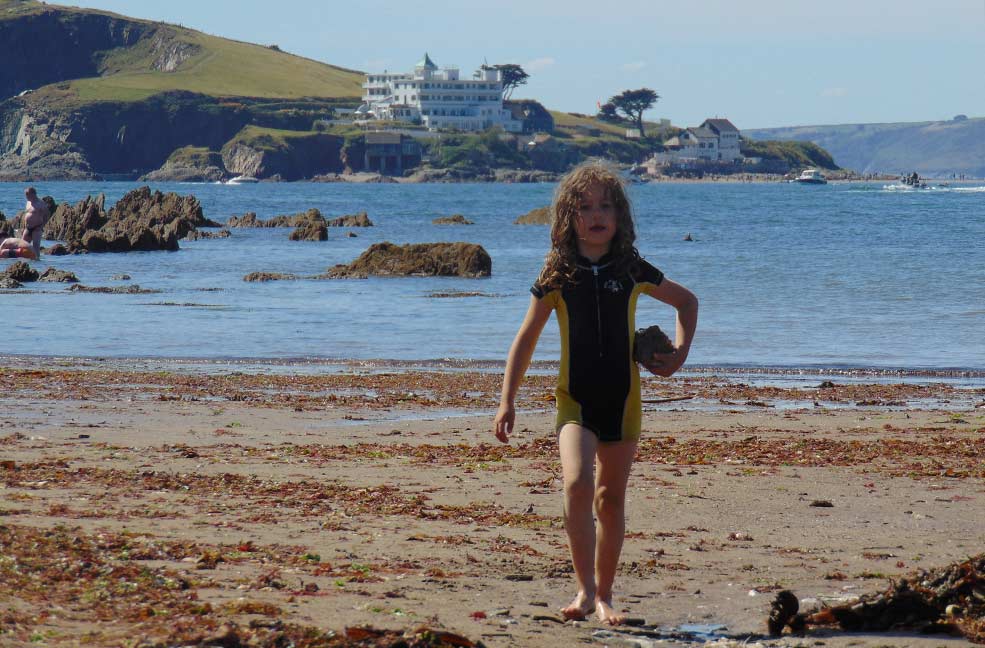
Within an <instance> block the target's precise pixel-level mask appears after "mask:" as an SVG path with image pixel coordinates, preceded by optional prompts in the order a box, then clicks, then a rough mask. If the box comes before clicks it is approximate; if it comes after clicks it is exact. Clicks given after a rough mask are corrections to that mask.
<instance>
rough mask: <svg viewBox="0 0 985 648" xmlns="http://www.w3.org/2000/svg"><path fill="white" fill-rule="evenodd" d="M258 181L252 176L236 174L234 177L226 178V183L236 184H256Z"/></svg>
mask: <svg viewBox="0 0 985 648" xmlns="http://www.w3.org/2000/svg"><path fill="white" fill-rule="evenodd" d="M257 182H260V181H259V180H257V179H256V178H254V177H253V176H236V177H235V178H230V179H229V180H226V184H231V185H238V184H256V183H257Z"/></svg>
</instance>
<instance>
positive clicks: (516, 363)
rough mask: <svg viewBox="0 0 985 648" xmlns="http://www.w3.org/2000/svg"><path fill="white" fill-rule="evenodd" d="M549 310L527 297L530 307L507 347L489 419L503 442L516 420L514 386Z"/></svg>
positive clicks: (518, 384)
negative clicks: (496, 403)
mask: <svg viewBox="0 0 985 648" xmlns="http://www.w3.org/2000/svg"><path fill="white" fill-rule="evenodd" d="M551 310H552V308H551V306H550V305H548V304H546V303H544V300H542V299H537V298H536V297H533V296H531V297H530V307H529V308H527V314H526V316H525V317H524V318H523V324H521V325H520V330H519V332H517V334H516V338H515V339H514V340H513V345H512V346H511V347H510V354H509V356H507V358H506V372H505V374H504V376H503V393H502V395H501V396H500V400H499V411H498V412H496V419H495V420H494V422H493V432H494V433H495V434H496V438H497V439H499V440H500V441H501V442H503V443H509V435H510V434H511V433H512V432H513V423H514V421H515V420H516V411H515V410H514V409H513V400H514V399H515V398H516V392H517V390H519V389H520V381H521V380H523V374H525V373H526V371H527V367H528V366H530V358H532V357H533V355H534V348H535V347H536V346H537V340H538V339H539V338H540V332H541V331H543V330H544V325H545V324H547V320H548V319H550V317H551Z"/></svg>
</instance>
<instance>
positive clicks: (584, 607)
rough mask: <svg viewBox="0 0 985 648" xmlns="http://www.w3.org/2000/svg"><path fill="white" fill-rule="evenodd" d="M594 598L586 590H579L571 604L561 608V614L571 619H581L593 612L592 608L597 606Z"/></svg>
mask: <svg viewBox="0 0 985 648" xmlns="http://www.w3.org/2000/svg"><path fill="white" fill-rule="evenodd" d="M594 598H595V597H594V596H589V595H587V594H585V592H578V596H576V597H575V600H573V601H572V602H571V605H569V606H567V607H563V608H561V614H562V615H564V618H565V619H568V620H569V621H581V620H582V619H584V618H585V617H587V616H588V615H589V614H591V613H592V608H593V607H594V606H595V602H594V600H593V599H594Z"/></svg>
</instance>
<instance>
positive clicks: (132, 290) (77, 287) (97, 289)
mask: <svg viewBox="0 0 985 648" xmlns="http://www.w3.org/2000/svg"><path fill="white" fill-rule="evenodd" d="M65 290H70V291H72V292H84V293H105V294H112V295H150V294H154V293H159V292H161V291H160V290H152V289H150V288H141V287H140V286H139V285H137V284H130V285H129V286H115V287H113V288H110V287H109V286H83V285H82V284H72V285H71V286H69V287H68V288H66V289H65Z"/></svg>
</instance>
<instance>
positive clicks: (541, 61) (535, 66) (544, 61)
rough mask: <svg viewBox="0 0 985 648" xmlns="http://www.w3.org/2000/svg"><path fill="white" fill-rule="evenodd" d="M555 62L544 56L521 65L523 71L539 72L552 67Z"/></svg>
mask: <svg viewBox="0 0 985 648" xmlns="http://www.w3.org/2000/svg"><path fill="white" fill-rule="evenodd" d="M555 62H556V61H555V60H554V58H553V57H551V56H545V57H543V58H538V59H534V60H532V61H527V62H526V63H524V64H523V69H524V70H526V71H527V72H540V71H541V70H546V69H547V68H549V67H551V66H552V65H554V63H555Z"/></svg>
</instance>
